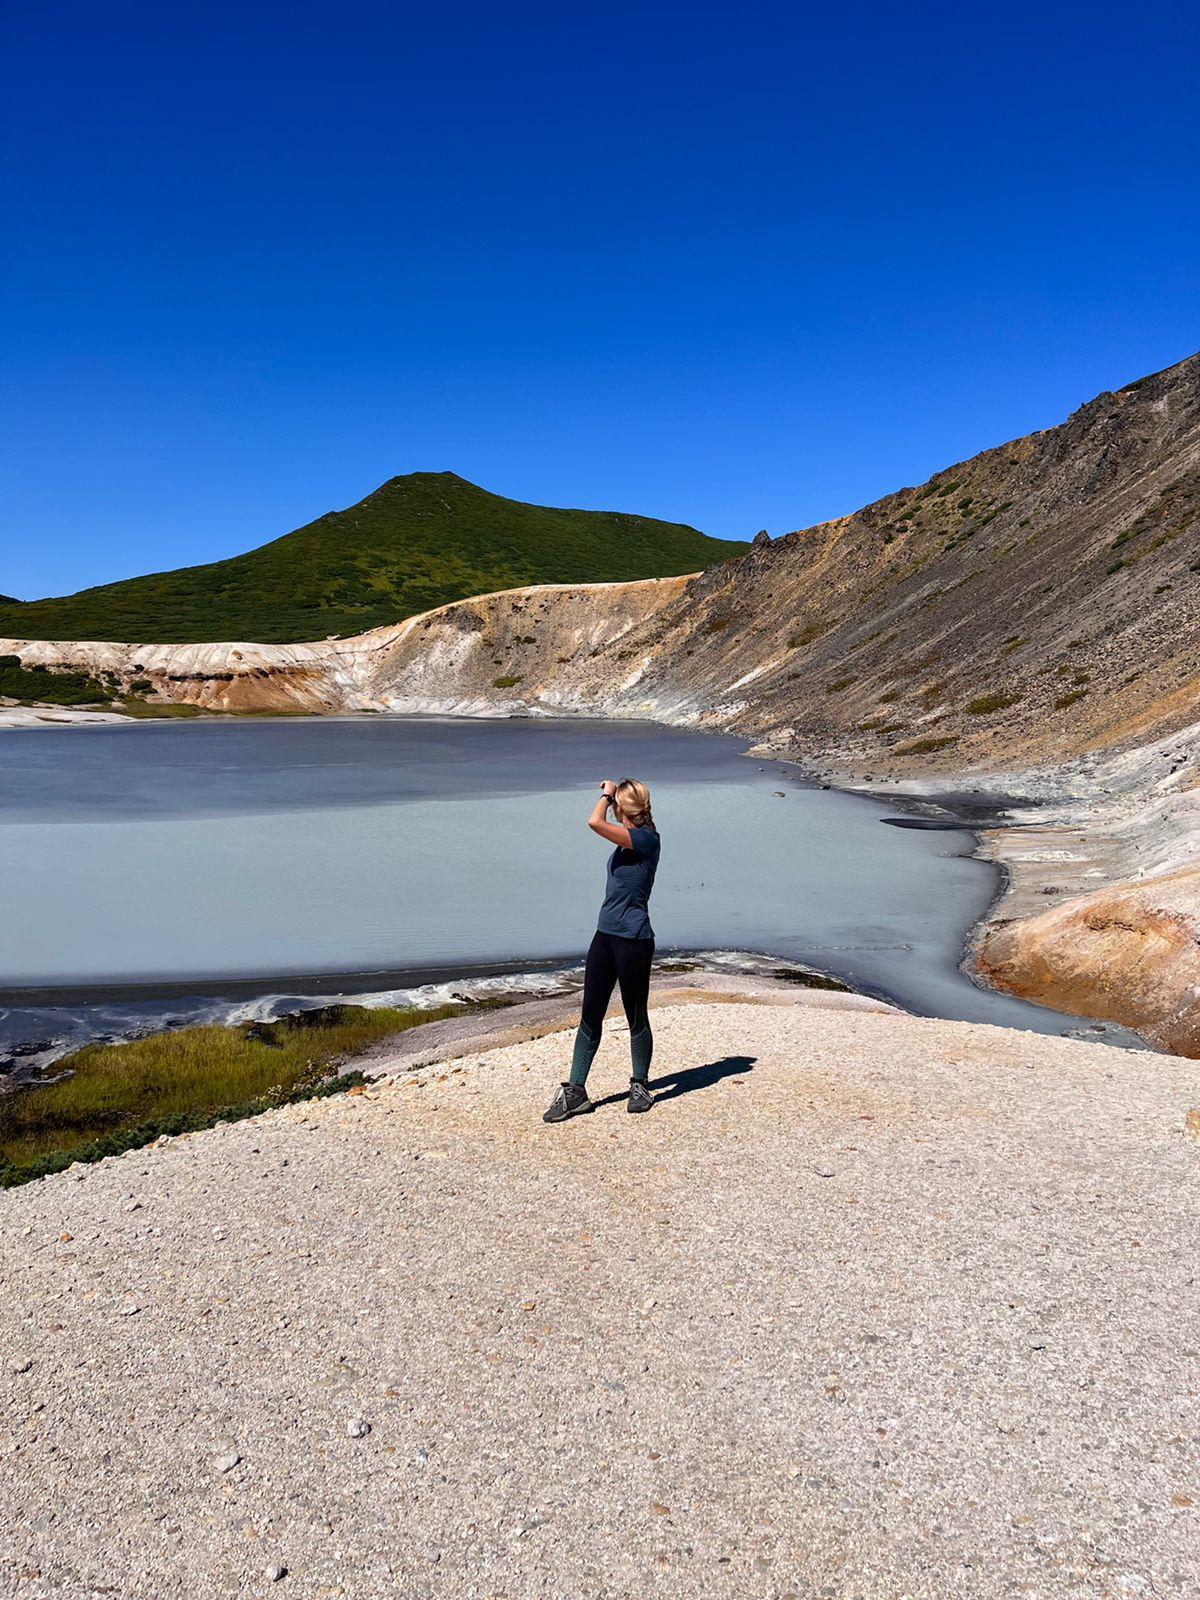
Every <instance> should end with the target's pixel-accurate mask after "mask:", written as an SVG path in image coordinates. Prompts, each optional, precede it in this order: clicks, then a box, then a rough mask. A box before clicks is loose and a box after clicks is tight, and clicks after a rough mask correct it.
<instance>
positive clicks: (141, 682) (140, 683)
mask: <svg viewBox="0 0 1200 1600" xmlns="http://www.w3.org/2000/svg"><path fill="white" fill-rule="evenodd" d="M129 692H130V694H139V695H141V694H153V693H154V685H153V684H152V683H151V682H150V679H149V678H135V679H134V680H133V682H132V683H131V684H130V685H129Z"/></svg>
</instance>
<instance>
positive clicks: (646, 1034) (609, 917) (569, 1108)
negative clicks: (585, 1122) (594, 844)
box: [542, 778, 659, 1122]
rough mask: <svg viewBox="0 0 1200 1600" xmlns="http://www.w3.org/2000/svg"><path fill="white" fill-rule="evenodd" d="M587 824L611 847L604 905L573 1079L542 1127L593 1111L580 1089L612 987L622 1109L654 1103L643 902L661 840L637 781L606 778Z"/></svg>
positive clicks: (649, 940)
mask: <svg viewBox="0 0 1200 1600" xmlns="http://www.w3.org/2000/svg"><path fill="white" fill-rule="evenodd" d="M610 811H611V812H612V817H611V820H610V817H609V812H610ZM588 827H589V828H590V829H591V830H592V832H593V833H598V834H599V835H600V837H601V838H602V839H607V840H608V842H609V843H610V844H612V845H615V846H616V849H615V850H614V851H613V853H612V855H611V856H610V857H609V860H608V881H607V884H606V886H605V894H604V904H603V905H602V906H601V907H600V919H599V921H598V923H597V925H596V933H595V937H594V938H593V939H592V943H591V946H590V948H589V949H588V953H587V964H586V965H585V967H584V973H583V1015H582V1017H581V1018H580V1022H579V1031H578V1032H577V1033H576V1035H575V1051H574V1054H573V1056H572V1058H571V1076H570V1078H569V1079H568V1080H567V1082H566V1083H564V1084H562V1085H561V1087H560V1088H559V1091H558V1093H557V1094H556V1095H555V1097H554V1099H553V1100H552V1101H551V1104H550V1109H549V1110H548V1111H547V1112H546V1113H545V1115H544V1116H543V1118H542V1121H543V1122H565V1121H566V1120H567V1118H568V1117H577V1116H578V1115H579V1113H580V1112H581V1111H591V1110H592V1109H593V1107H592V1102H591V1101H590V1100H589V1099H588V1097H587V1089H586V1087H585V1085H586V1083H587V1075H588V1070H589V1068H590V1067H591V1065H592V1061H593V1060H594V1058H595V1055H596V1051H597V1050H598V1049H599V1047H600V1034H601V1032H602V1031H603V1028H604V1013H605V1012H606V1011H607V1010H608V1002H609V1001H610V1000H611V999H612V992H613V987H614V985H616V984H619V985H620V987H621V1004H622V1005H623V1006H624V1007H625V1015H626V1017H627V1018H628V1019H629V1052H630V1056H631V1058H632V1068H633V1076H632V1078H631V1080H630V1084H629V1101H628V1104H627V1105H626V1108H625V1109H626V1110H627V1111H649V1109H650V1107H651V1106H652V1105H653V1104H654V1098H653V1096H652V1095H651V1093H650V1090H649V1088H648V1087H647V1079H648V1078H649V1076H650V1058H651V1056H652V1055H653V1053H654V1036H653V1034H652V1033H651V1032H650V1017H649V1013H648V1011H647V1009H646V1003H647V1000H648V998H649V994H650V962H651V960H652V959H653V956H654V929H653V928H652V927H651V926H650V914H649V911H648V910H647V902H648V901H649V899H650V891H651V889H653V887H654V874H655V872H656V871H657V869H658V851H659V842H658V830H657V829H656V828H655V826H654V818H653V816H652V815H651V813H650V791H649V790H648V789H647V788H646V785H645V784H644V783H638V782H637V780H636V779H635V778H622V780H621V782H620V783H612V782H611V781H610V780H608V779H606V780H605V781H604V782H603V783H602V784H601V785H600V798H599V800H597V801H596V804H595V806H594V807H593V809H592V814H591V816H590V817H589V818H588Z"/></svg>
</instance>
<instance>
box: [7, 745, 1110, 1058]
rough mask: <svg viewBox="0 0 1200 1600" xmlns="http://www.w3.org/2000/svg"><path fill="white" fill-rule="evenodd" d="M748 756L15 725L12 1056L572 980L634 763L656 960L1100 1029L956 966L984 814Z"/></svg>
mask: <svg viewBox="0 0 1200 1600" xmlns="http://www.w3.org/2000/svg"><path fill="white" fill-rule="evenodd" d="M741 748H742V747H741V746H740V744H739V743H738V742H737V741H736V740H733V739H728V738H720V737H712V736H708V735H701V734H695V733H689V732H686V731H682V730H674V729H664V728H660V727H656V726H653V725H651V724H648V723H622V722H608V721H605V722H599V721H596V722H592V721H582V720H580V721H576V720H572V721H536V720H530V721H508V722H489V721H465V720H454V719H433V718H393V717H373V718H345V719H311V720H309V719H305V720H299V719H296V720H287V719H281V720H253V721H250V720H247V721H197V722H183V723H159V724H145V723H143V724H134V725H130V726H128V727H126V726H121V725H116V726H106V727H102V728H96V727H93V728H63V729H61V730H57V729H55V730H50V729H45V730H37V731H31V732H25V733H21V732H9V733H5V734H0V885H2V889H0V894H2V897H3V917H2V918H0V990H2V991H3V993H2V994H0V1057H2V1056H3V1055H4V1054H5V1050H6V1048H7V1049H8V1050H11V1049H12V1048H13V1047H14V1046H21V1045H22V1044H24V1045H25V1046H26V1047H28V1046H29V1045H30V1044H31V1043H33V1042H37V1043H39V1044H44V1043H46V1042H47V1041H48V1040H51V1039H59V1040H61V1039H62V1038H64V1037H68V1036H70V1037H71V1038H73V1039H74V1038H82V1037H85V1036H92V1035H96V1034H101V1035H103V1034H113V1033H121V1032H126V1031H128V1030H129V1029H130V1028H131V1027H136V1026H145V1025H146V1023H147V1022H149V1021H159V1022H161V1021H164V1020H167V1019H168V1018H169V1019H170V1020H173V1021H179V1020H196V1019H198V1018H201V1017H210V1016H211V1017H216V1016H229V1015H251V1014H253V1015H259V1014H269V1013H270V1011H271V1010H272V1009H286V1006H287V1003H290V1002H291V1001H293V1000H294V999H295V998H296V997H312V996H316V995H321V996H322V997H325V998H327V997H328V996H329V995H330V994H332V993H347V994H351V993H367V994H371V995H374V996H381V995H388V996H392V997H395V996H396V995H397V993H399V994H400V995H401V996H403V997H407V996H408V995H409V993H410V991H412V990H413V989H418V990H420V991H421V992H422V993H423V994H424V995H426V996H431V995H434V994H435V993H440V992H442V991H441V990H439V989H438V987H437V986H438V985H439V984H444V983H445V982H446V981H447V980H451V979H452V980H453V982H452V983H451V987H453V988H455V989H457V990H460V991H461V990H462V989H463V984H462V982H461V981H460V980H461V975H462V974H465V973H475V974H483V976H484V982H483V984H482V986H481V988H482V989H486V988H487V986H488V985H489V984H490V985H491V986H492V987H496V986H503V985H504V984H505V983H506V982H507V983H509V984H516V985H519V986H522V987H528V983H527V979H526V976H525V975H527V974H528V973H529V972H530V971H540V972H541V980H540V981H543V982H544V983H546V984H549V985H553V983H555V982H556V981H564V982H565V981H569V979H570V976H571V975H570V974H569V973H568V974H567V975H566V977H562V975H561V973H559V972H557V971H556V969H560V968H562V967H563V966H564V965H565V964H568V963H570V962H572V961H575V960H578V958H579V957H580V956H581V954H582V952H583V951H584V949H585V948H586V946H587V943H588V941H589V939H590V937H591V934H592V930H593V928H594V927H595V918H596V911H597V908H598V906H599V902H600V897H601V893H602V889H603V878H604V864H605V858H606V854H607V847H606V846H604V845H603V844H602V842H601V841H599V840H597V839H596V838H594V837H593V836H592V835H591V834H590V833H589V832H588V831H587V829H586V827H585V820H586V817H587V815H588V812H589V809H590V806H591V802H592V799H593V797H594V795H595V792H596V789H597V786H598V783H599V780H600V779H601V778H605V777H613V778H621V777H624V776H626V775H632V776H636V777H640V778H642V779H644V780H645V781H646V782H648V783H649V784H650V786H651V789H652V791H653V798H654V812H655V820H656V822H657V823H658V826H659V830H660V832H661V835H662V841H663V849H662V862H661V866H660V869H659V873H658V881H657V885H656V888H655V892H654V899H653V903H652V913H653V922H654V926H655V930H656V933H657V936H658V947H659V951H660V953H665V952H668V951H671V950H686V951H706V952H742V953H746V952H759V953H765V954H767V955H769V956H773V957H776V958H783V959H786V960H788V961H796V962H804V963H806V964H809V965H811V966H814V967H817V968H819V969H821V970H822V971H825V972H828V973H832V974H834V975H836V976H838V977H841V978H843V979H845V980H846V981H847V982H849V983H851V984H853V985H855V986H859V987H864V988H867V989H869V990H872V991H875V992H879V993H882V994H886V995H889V996H891V997H894V998H895V999H897V1000H898V1001H900V1002H901V1003H902V1004H904V1005H906V1006H908V1007H910V1008H911V1009H913V1010H916V1011H920V1012H924V1013H928V1014H931V1015H938V1016H944V1017H955V1018H962V1019H967V1020H972V1021H983V1022H996V1023H1003V1024H1008V1025H1011V1026H1016V1027H1022V1028H1034V1029H1038V1030H1039V1031H1044V1032H1066V1031H1076V1030H1077V1028H1078V1024H1077V1023H1075V1022H1074V1020H1073V1019H1068V1018H1064V1017H1061V1016H1059V1015H1057V1014H1056V1013H1053V1012H1049V1011H1046V1010H1043V1009H1041V1008H1039V1007H1035V1006H1029V1005H1025V1004H1023V1003H1022V1002H1019V1001H1016V1000H1012V999H1008V998H1005V997H1003V996H999V995H994V994H990V993H988V992H986V991H984V990H982V989H979V988H977V987H976V986H975V985H973V984H972V983H971V982H970V981H969V980H968V979H967V978H966V977H964V976H963V974H962V973H961V972H960V971H959V968H958V962H959V958H960V955H961V952H962V945H963V940H964V937H965V935H966V933H967V931H968V930H969V928H970V927H971V925H972V924H973V923H974V922H975V921H976V919H977V918H978V917H979V916H980V915H981V914H982V913H983V911H984V910H985V908H986V906H987V904H988V902H989V900H990V898H991V896H992V895H993V893H994V892H995V888H996V877H995V872H994V869H993V868H991V867H989V866H987V865H985V864H984V863H982V862H980V861H977V860H975V859H973V858H972V857H971V856H970V853H969V852H970V849H971V844H972V840H971V836H970V835H969V834H968V833H966V832H965V831H964V832H958V831H952V832H917V831H912V830H901V829H897V828H893V827H887V826H882V825H881V819H882V818H884V817H887V816H894V815H895V812H894V809H893V808H889V807H888V806H886V805H885V804H883V803H881V802H876V801H874V800H869V799H863V798H861V797H858V796H852V795H846V794H842V793H839V792H836V791H832V790H821V789H818V788H811V787H806V786H804V785H803V784H802V783H801V782H800V781H799V778H798V774H797V773H796V772H795V770H794V769H791V768H789V767H787V766H784V765H781V764H780V763H778V762H764V761H756V760H754V759H753V758H747V757H745V756H743V755H741V754H739V751H740V749H741ZM779 791H782V798H781V797H780V793H779ZM710 959H718V960H720V959H723V960H727V961H732V962H733V963H734V964H738V963H742V964H744V963H745V957H744V955H737V956H729V955H726V956H722V957H717V956H710ZM506 973H508V974H513V973H515V974H517V976H508V977H505V974H506ZM329 974H343V975H345V976H343V977H340V978H335V979H333V980H329V979H328V978H327V977H326V978H325V979H324V980H323V981H318V979H317V975H329ZM30 991H38V992H30ZM477 992H480V988H479V986H477Z"/></svg>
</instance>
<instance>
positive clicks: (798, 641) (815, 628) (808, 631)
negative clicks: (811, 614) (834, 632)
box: [787, 622, 825, 650]
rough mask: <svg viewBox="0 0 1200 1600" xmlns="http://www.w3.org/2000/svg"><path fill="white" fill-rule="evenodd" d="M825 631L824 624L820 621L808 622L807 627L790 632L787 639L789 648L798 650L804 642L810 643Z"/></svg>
mask: <svg viewBox="0 0 1200 1600" xmlns="http://www.w3.org/2000/svg"><path fill="white" fill-rule="evenodd" d="M824 632H825V628H824V625H823V624H822V623H820V622H810V623H809V625H808V627H807V628H802V629H801V630H800V632H799V633H794V634H792V636H791V638H790V639H789V640H788V642H787V643H788V649H789V650H800V649H802V648H803V647H804V646H805V645H806V644H811V643H812V642H813V640H814V639H818V638H820V636H821V634H823V633H824Z"/></svg>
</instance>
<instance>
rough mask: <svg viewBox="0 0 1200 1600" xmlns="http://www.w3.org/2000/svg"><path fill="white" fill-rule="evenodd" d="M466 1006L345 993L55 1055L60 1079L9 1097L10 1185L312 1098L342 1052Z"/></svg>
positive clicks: (5, 1121)
mask: <svg viewBox="0 0 1200 1600" xmlns="http://www.w3.org/2000/svg"><path fill="white" fill-rule="evenodd" d="M462 1009H463V1007H462V1006H459V1005H449V1006H442V1007H439V1008H434V1009H431V1010H425V1011H418V1010H412V1009H404V1010H396V1009H388V1008H380V1009H378V1010H375V1009H369V1008H367V1007H365V1006H351V1005H334V1006H326V1007H323V1008H322V1009H321V1010H319V1011H313V1012H302V1013H300V1014H298V1015H296V1016H291V1017H282V1018H280V1019H279V1020H278V1021H276V1022H270V1023H250V1024H246V1025H242V1026H238V1027H197V1028H180V1029H177V1030H174V1031H171V1032H168V1033H155V1034H150V1035H147V1037H145V1038H143V1039H134V1040H130V1041H129V1042H128V1043H126V1044H117V1045H101V1044H91V1045H85V1046H84V1048H83V1049H82V1050H77V1051H76V1052H75V1054H74V1055H72V1056H68V1057H66V1058H65V1059H64V1060H62V1061H59V1062H57V1063H55V1065H54V1066H53V1067H52V1068H51V1069H50V1071H51V1072H52V1073H54V1074H55V1075H56V1076H55V1077H54V1079H53V1081H52V1082H50V1083H47V1084H45V1085H44V1086H41V1087H32V1088H29V1089H23V1090H20V1091H19V1092H17V1093H15V1094H10V1095H5V1096H3V1097H0V1189H2V1188H10V1187H12V1186H13V1185H15V1184H18V1183H22V1182H26V1181H28V1180H29V1179H30V1178H36V1177H40V1176H42V1175H43V1173H45V1172H49V1171H58V1170H60V1169H61V1168H62V1167H65V1166H67V1165H69V1163H70V1162H71V1161H75V1160H80V1161H89V1160H100V1159H102V1158H103V1157H104V1156H107V1155H116V1154H119V1153H120V1151H122V1150H128V1149H135V1148H137V1146H139V1145H142V1144H147V1143H149V1142H150V1141H151V1140H152V1139H156V1138H158V1136H159V1135H160V1134H163V1133H167V1134H174V1133H181V1132H185V1131H190V1130H193V1129H196V1128H203V1127H210V1126H211V1125H212V1124H213V1122H215V1121H217V1120H218V1119H221V1118H224V1119H225V1120H235V1118H236V1117H240V1116H253V1115H254V1114H255V1113H257V1112H259V1111H265V1110H267V1109H268V1108H269V1107H270V1106H272V1105H282V1104H284V1103H285V1102H286V1101H288V1100H295V1099H305V1098H307V1097H308V1096H309V1095H310V1094H312V1093H313V1092H314V1091H319V1090H320V1089H321V1088H322V1087H323V1086H324V1085H325V1084H326V1083H327V1080H328V1079H329V1078H330V1076H331V1074H332V1072H333V1063H335V1062H336V1061H338V1060H339V1059H342V1058H344V1057H346V1056H348V1055H353V1054H355V1053H356V1052H358V1051H361V1050H363V1049H365V1048H366V1046H367V1045H369V1044H373V1043H374V1042H375V1041H376V1040H377V1039H382V1038H386V1037H387V1036H388V1035H389V1034H394V1033H401V1032H403V1031H404V1030H405V1029H407V1028H412V1027H417V1026H419V1025H420V1024H422V1023H425V1022H434V1021H437V1020H438V1019H439V1018H441V1017H447V1016H455V1015H457V1014H458V1013H459V1012H460V1011H461V1010H462Z"/></svg>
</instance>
